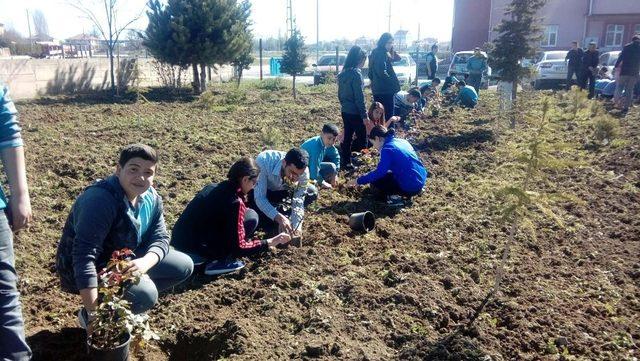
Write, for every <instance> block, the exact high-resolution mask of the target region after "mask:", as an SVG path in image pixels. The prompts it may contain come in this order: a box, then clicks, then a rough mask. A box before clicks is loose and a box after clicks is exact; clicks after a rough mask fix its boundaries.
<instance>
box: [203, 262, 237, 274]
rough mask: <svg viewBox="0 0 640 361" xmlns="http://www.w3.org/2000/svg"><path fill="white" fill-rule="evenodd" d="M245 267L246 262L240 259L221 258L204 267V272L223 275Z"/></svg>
mask: <svg viewBox="0 0 640 361" xmlns="http://www.w3.org/2000/svg"><path fill="white" fill-rule="evenodd" d="M242 268H244V262H242V261H240V260H239V259H235V260H220V261H211V262H209V263H208V264H207V267H206V268H205V269H204V274H206V275H207V276H215V275H221V274H225V273H231V272H235V271H238V270H241V269H242Z"/></svg>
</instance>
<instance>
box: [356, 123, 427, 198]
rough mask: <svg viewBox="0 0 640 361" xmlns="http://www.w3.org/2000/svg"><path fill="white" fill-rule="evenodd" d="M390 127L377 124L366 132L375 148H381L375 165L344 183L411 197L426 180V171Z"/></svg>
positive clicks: (381, 193)
mask: <svg viewBox="0 0 640 361" xmlns="http://www.w3.org/2000/svg"><path fill="white" fill-rule="evenodd" d="M394 133H395V132H394V130H393V129H387V128H385V127H383V126H381V125H376V126H375V127H374V128H373V129H372V130H371V133H370V134H369V139H370V140H371V143H372V144H373V146H374V148H376V149H377V150H379V151H380V161H379V162H378V167H377V168H376V169H375V170H373V171H371V172H370V173H367V174H365V175H363V176H361V177H359V178H358V179H357V180H351V181H349V182H348V183H347V186H351V187H353V186H356V185H365V184H371V186H373V187H374V188H375V189H376V190H378V191H379V196H381V197H384V198H388V197H390V196H394V195H400V196H403V197H413V196H415V195H417V194H419V193H420V192H421V191H422V188H423V187H424V185H425V183H426V181H427V176H428V173H427V170H426V169H425V167H424V165H423V164H422V161H420V158H419V157H418V155H417V154H416V152H415V150H414V149H413V147H412V146H411V144H409V142H407V141H406V140H404V139H400V138H396V137H395V136H394Z"/></svg>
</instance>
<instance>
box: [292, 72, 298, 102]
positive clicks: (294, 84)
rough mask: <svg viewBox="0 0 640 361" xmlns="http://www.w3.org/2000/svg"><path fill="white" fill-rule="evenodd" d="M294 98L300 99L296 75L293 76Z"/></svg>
mask: <svg viewBox="0 0 640 361" xmlns="http://www.w3.org/2000/svg"><path fill="white" fill-rule="evenodd" d="M293 99H298V96H297V94H296V76H295V75H294V76H293Z"/></svg>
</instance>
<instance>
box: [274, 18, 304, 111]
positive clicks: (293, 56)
mask: <svg viewBox="0 0 640 361" xmlns="http://www.w3.org/2000/svg"><path fill="white" fill-rule="evenodd" d="M305 50H306V49H305V46H304V37H303V36H302V35H301V34H300V31H298V29H293V34H292V35H291V37H290V38H289V39H287V41H286V42H285V43H284V54H283V55H282V62H281V63H280V70H281V71H282V72H283V73H285V74H289V75H291V76H292V77H293V98H294V99H296V97H297V94H296V76H298V75H300V74H302V72H304V68H305V66H306V60H307V54H305Z"/></svg>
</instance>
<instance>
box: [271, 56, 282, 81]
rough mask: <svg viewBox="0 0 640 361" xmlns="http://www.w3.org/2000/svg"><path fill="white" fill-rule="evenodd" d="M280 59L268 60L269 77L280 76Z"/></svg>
mask: <svg viewBox="0 0 640 361" xmlns="http://www.w3.org/2000/svg"><path fill="white" fill-rule="evenodd" d="M281 61H282V58H275V57H274V58H271V59H269V75H272V76H278V75H282V73H281V72H280V62H281Z"/></svg>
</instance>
